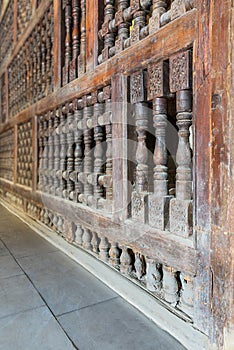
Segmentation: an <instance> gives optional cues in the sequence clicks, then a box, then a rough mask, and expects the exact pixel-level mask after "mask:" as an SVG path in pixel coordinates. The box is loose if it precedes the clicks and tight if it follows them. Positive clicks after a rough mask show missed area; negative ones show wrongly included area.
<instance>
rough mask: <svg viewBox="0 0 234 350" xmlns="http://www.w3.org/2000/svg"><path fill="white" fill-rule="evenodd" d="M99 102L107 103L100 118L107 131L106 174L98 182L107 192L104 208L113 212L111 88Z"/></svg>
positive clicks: (103, 92)
mask: <svg viewBox="0 0 234 350" xmlns="http://www.w3.org/2000/svg"><path fill="white" fill-rule="evenodd" d="M98 100H99V102H100V103H101V102H103V101H104V102H105V112H104V114H103V115H102V116H100V117H99V124H100V125H103V126H105V131H106V172H105V175H101V176H100V177H99V179H98V182H99V184H100V185H101V186H103V187H104V188H105V190H106V200H105V202H104V208H105V210H106V211H109V212H111V211H112V209H111V208H112V204H111V201H112V193H113V191H112V147H113V145H112V124H111V119H112V101H111V87H110V86H106V87H105V88H104V89H103V91H102V92H101V93H100V94H99V95H98Z"/></svg>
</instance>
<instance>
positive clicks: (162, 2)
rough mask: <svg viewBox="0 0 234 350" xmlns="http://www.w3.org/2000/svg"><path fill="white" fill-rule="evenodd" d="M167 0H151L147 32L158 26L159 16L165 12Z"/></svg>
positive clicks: (154, 30) (153, 30)
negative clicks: (150, 14) (150, 13)
mask: <svg viewBox="0 0 234 350" xmlns="http://www.w3.org/2000/svg"><path fill="white" fill-rule="evenodd" d="M167 3H168V1H167V0H153V4H152V16H151V18H150V20H149V34H152V33H155V32H156V31H157V30H158V29H159V28H160V26H161V25H160V18H161V16H162V14H163V13H165V12H166V10H167V6H168V4H167Z"/></svg>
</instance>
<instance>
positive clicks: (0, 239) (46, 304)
mask: <svg viewBox="0 0 234 350" xmlns="http://www.w3.org/2000/svg"><path fill="white" fill-rule="evenodd" d="M0 241H1V242H2V243H3V245H4V246H5V248H6V249H7V250H8V252H9V253H10V255H11V256H12V258H13V259H14V260H15V262H16V264H17V265H18V266H19V267H20V269H21V270H22V271H23V273H24V274H25V276H26V277H27V279H28V280H29V282H30V283H31V284H32V286H33V288H34V289H35V290H36V291H37V293H38V295H39V296H40V297H41V299H42V300H43V302H44V303H45V306H46V307H47V308H48V310H49V311H50V313H51V315H52V316H53V318H54V319H55V321H56V322H57V323H58V324H59V326H60V328H61V329H62V330H63V332H64V334H65V335H66V337H67V338H68V339H69V340H70V342H71V343H72V345H73V347H74V348H75V349H76V350H79V349H78V347H77V346H76V344H75V343H74V342H73V340H72V339H71V338H70V336H69V335H68V333H67V332H66V331H65V329H64V328H63V326H62V325H61V323H60V322H59V321H58V320H57V318H56V316H55V314H54V313H53V311H52V309H51V308H50V306H49V305H48V303H47V301H46V300H45V298H44V297H43V295H42V294H41V293H40V292H39V290H38V289H37V287H36V286H35V284H34V282H33V281H32V280H31V278H30V277H29V275H28V274H27V272H26V271H25V270H24V269H23V267H22V266H21V265H20V263H19V262H18V261H17V259H16V258H15V256H14V255H13V253H12V252H11V250H10V249H9V248H8V247H7V245H6V244H5V242H4V241H3V240H2V238H0Z"/></svg>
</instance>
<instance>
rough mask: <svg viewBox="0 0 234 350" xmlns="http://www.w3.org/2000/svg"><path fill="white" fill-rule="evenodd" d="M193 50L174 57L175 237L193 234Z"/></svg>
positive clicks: (172, 219)
mask: <svg viewBox="0 0 234 350" xmlns="http://www.w3.org/2000/svg"><path fill="white" fill-rule="evenodd" d="M191 66H192V63H191V51H189V50H188V51H186V52H182V53H179V54H177V55H174V56H173V57H171V58H170V90H171V92H176V112H177V115H176V118H177V126H178V129H179V132H178V138H179V142H178V148H177V153H176V162H177V169H176V199H173V200H172V201H171V206H170V228H171V231H172V232H174V233H175V234H178V235H182V236H184V237H188V236H189V235H191V234H192V201H191V197H192V152H191V149H190V143H189V136H190V131H189V128H190V126H191V125H192V91H191V70H192V69H191Z"/></svg>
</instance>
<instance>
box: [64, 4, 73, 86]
mask: <svg viewBox="0 0 234 350" xmlns="http://www.w3.org/2000/svg"><path fill="white" fill-rule="evenodd" d="M65 31H66V34H65V65H64V67H63V85H65V84H67V83H68V82H69V79H68V78H69V63H70V61H71V59H72V6H71V0H66V6H65Z"/></svg>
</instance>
